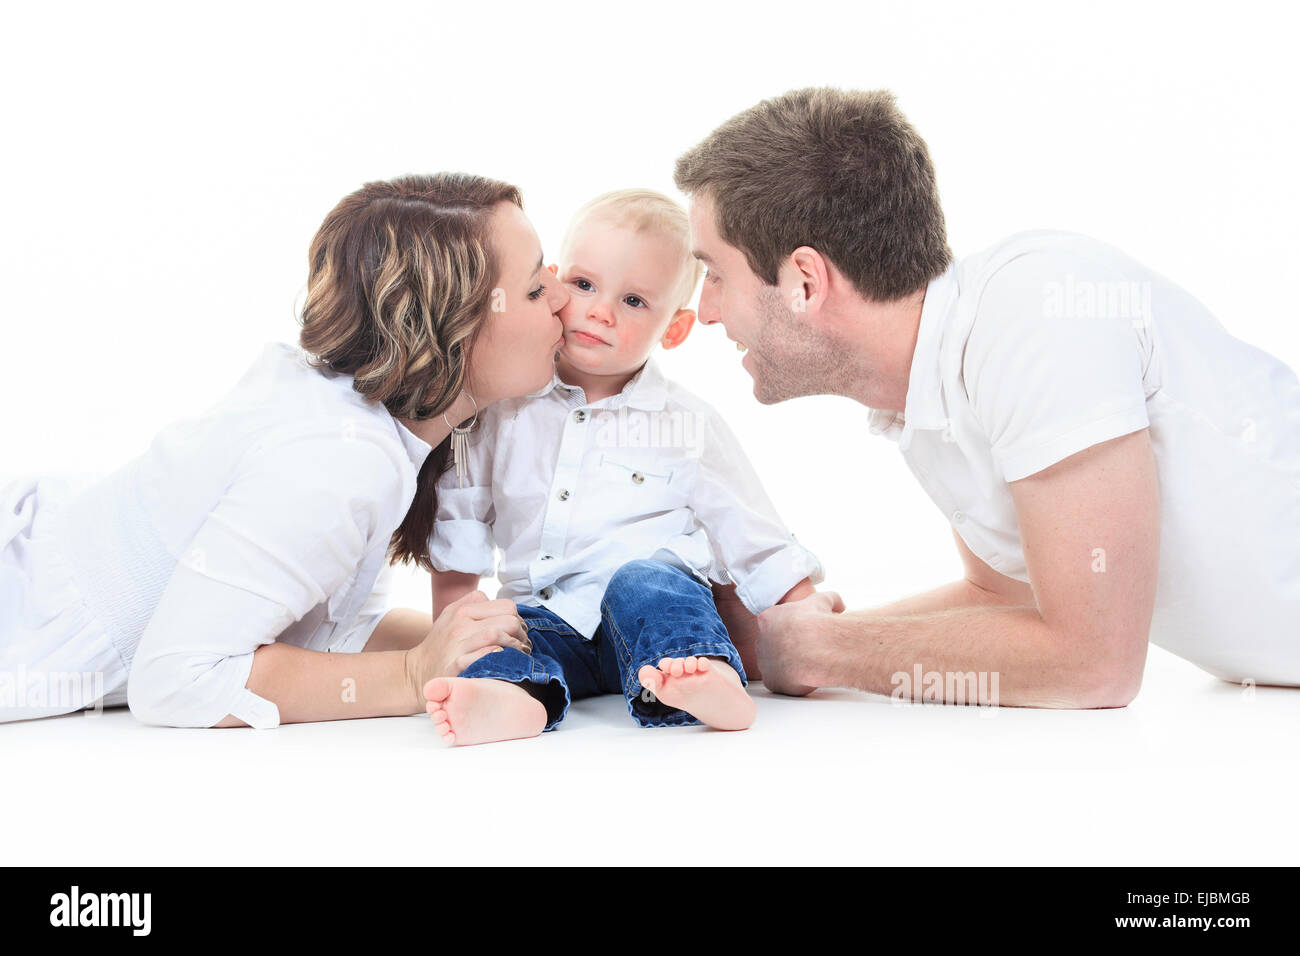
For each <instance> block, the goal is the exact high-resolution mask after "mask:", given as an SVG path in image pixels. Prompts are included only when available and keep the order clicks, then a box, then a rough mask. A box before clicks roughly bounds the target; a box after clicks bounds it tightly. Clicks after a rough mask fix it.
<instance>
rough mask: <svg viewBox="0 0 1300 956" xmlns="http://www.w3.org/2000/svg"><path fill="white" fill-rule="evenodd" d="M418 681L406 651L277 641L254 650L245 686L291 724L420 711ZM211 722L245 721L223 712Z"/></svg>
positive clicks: (225, 724) (220, 724)
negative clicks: (335, 650) (318, 647)
mask: <svg viewBox="0 0 1300 956" xmlns="http://www.w3.org/2000/svg"><path fill="white" fill-rule="evenodd" d="M416 682H417V681H416V678H415V677H414V676H413V675H412V674H411V673H410V671H409V668H408V658H407V652H406V651H401V650H392V651H377V652H375V653H370V654H331V653H328V652H322V651H309V650H307V649H305V648H302V647H296V646H295V645H293V644H283V643H278V642H277V643H274V644H264V645H263V646H261V647H259V648H258V649H257V651H256V653H254V655H253V667H252V670H251V671H250V673H249V675H248V683H247V684H246V685H245V686H247V687H248V689H249V690H250V691H252V692H253V693H254V694H257V695H258V696H259V697H264V698H266V699H267V700H269V701H271V702H272V703H274V704H275V706H276V707H277V708H278V709H279V711H280V723H282V724H292V723H305V722H309V721H317V720H347V719H350V718H353V717H400V716H407V715H409V714H418V713H421V712H422V711H423V709H424V701H423V700H422V699H421V697H420V689H419V688H418V687H416V686H415V684H416ZM214 726H217V727H243V726H246V725H245V723H244V722H243V721H242V720H240V719H239V718H237V717H232V716H230V715H229V714H227V715H226V716H225V717H224V718H222V720H221V721H220V722H218V723H217V724H215V725H214Z"/></svg>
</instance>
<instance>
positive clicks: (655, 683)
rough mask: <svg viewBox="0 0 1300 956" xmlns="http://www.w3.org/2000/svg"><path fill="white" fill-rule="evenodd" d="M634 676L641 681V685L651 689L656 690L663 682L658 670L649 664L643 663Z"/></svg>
mask: <svg viewBox="0 0 1300 956" xmlns="http://www.w3.org/2000/svg"><path fill="white" fill-rule="evenodd" d="M636 676H637V680H639V681H640V682H641V686H642V687H645V688H647V689H648V690H651V691H658V690H659V688H660V686H661V685H662V684H663V679H662V677H661V676H660V674H659V672H658V671H657V670H655V669H654V668H653V667H651V666H650V665H649V664H646V665H644V666H643V667H642V668H641V669H640V670H639V671H637V674H636Z"/></svg>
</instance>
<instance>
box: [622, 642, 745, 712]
mask: <svg viewBox="0 0 1300 956" xmlns="http://www.w3.org/2000/svg"><path fill="white" fill-rule="evenodd" d="M636 676H637V679H638V680H639V681H641V686H642V687H647V688H649V689H650V690H652V691H654V694H655V696H656V697H658V698H659V699H660V700H662V701H663V702H664V703H665V704H667V705H668V706H669V707H676V708H678V709H680V710H684V711H686V713H688V714H690V715H691V716H692V717H695V718H696V719H698V720H699V721H700V722H701V723H705V724H708V725H709V726H710V727H713V728H714V729H715V730H744V729H745V728H746V727H748V726H749V725H750V724H752V723H753V722H754V715H755V713H756V712H757V708H756V707H755V706H754V701H753V699H752V698H751V697H750V696H749V694H748V693H747V692H746V690H745V688H744V687H743V686H742V685H741V683H740V675H739V674H737V673H736V671H735V668H733V667H732V666H731V665H730V664H728V663H727V662H726V661H723V660H710V659H709V658H707V657H665V658H664V659H663V660H661V661H660V662H659V666H658V668H654V667H651V666H650V665H649V664H647V665H645V666H644V667H642V668H641V670H640V671H638V672H637V675H636Z"/></svg>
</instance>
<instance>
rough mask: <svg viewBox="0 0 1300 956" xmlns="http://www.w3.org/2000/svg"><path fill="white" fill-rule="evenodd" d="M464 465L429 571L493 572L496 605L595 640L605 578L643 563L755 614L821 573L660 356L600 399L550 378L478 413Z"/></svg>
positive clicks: (716, 424) (441, 502)
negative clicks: (725, 593) (528, 608)
mask: <svg viewBox="0 0 1300 956" xmlns="http://www.w3.org/2000/svg"><path fill="white" fill-rule="evenodd" d="M468 467H469V478H468V480H467V481H466V482H465V487H463V488H462V487H460V484H459V480H458V478H457V476H456V472H455V470H451V471H448V472H447V473H446V474H444V475H443V476H442V478H441V479H440V480H439V483H438V512H437V520H436V521H435V522H434V533H433V536H432V538H431V539H430V547H429V550H430V557H431V558H432V562H433V566H434V568H436V569H437V570H439V571H447V570H455V571H462V572H466V573H472V574H479V575H492V574H494V573H495V574H497V576H498V577H499V578H500V580H501V590H500V591H499V592H498V594H497V596H498V597H502V598H510V599H511V600H513V601H515V602H516V603H518V604H530V605H533V606H543V607H546V608H549V609H550V610H552V611H554V612H555V613H556V614H558V615H559V616H560V617H561V618H563V619H564V620H565V621H566V622H567V623H568V624H569V625H570V626H572V627H573V628H574V629H575V630H577V631H578V632H580V633H581V634H582V635H583V636H584V637H586V638H588V639H590V638H591V637H592V636H593V635H594V634H595V632H596V629H597V627H599V625H600V602H601V599H602V598H603V597H604V594H605V588H606V586H607V585H608V583H609V579H610V578H611V577H612V576H613V574H614V572H615V571H617V570H618V568H619V567H620V566H622V565H623V564H626V563H627V562H628V561H632V560H636V559H638V558H655V559H658V560H662V561H666V562H668V563H671V564H674V565H676V566H678V567H680V568H682V569H683V570H685V571H688V572H690V573H691V574H693V575H694V576H695V577H696V578H697V579H698V580H699V581H701V583H704V584H708V583H709V581H710V580H713V581H717V582H718V583H720V584H728V583H731V582H732V581H734V582H735V583H736V585H737V587H736V593H737V595H738V596H739V598H740V599H741V601H742V602H744V604H745V606H746V607H747V608H748V609H749V610H750V611H752V612H753V613H755V614H758V613H760V612H762V611H765V610H767V609H768V608H769V607H771V606H772V605H774V604H775V603H776V602H777V601H779V600H780V599H781V598H782V597H783V596H784V595H785V594H786V592H787V591H789V590H790V589H791V588H792V587H794V586H795V585H796V584H798V583H799V582H800V581H802V580H803V579H804V578H809V579H811V581H812V582H813V583H814V584H816V583H820V582H821V581H822V580H824V578H825V574H824V572H823V569H822V566H821V562H819V561H818V560H817V558H816V556H815V555H813V554H812V552H810V551H808V550H807V549H806V548H804V547H803V546H802V545H801V544H799V543H798V542H797V541H795V539H794V536H793V535H792V534H791V533H790V532H789V531H788V530H787V529H786V527H785V525H784V524H783V523H782V522H781V518H780V516H779V515H778V514H777V512H776V508H775V507H773V505H772V502H771V500H770V499H769V498H768V496H767V494H766V492H764V490H763V486H762V483H761V482H760V481H759V479H758V475H757V474H756V473H755V472H754V469H753V467H752V466H751V465H750V463H749V460H748V459H747V458H746V457H745V453H744V450H743V449H742V448H741V447H740V443H739V442H738V441H737V440H736V438H735V436H734V435H733V434H732V432H731V430H730V429H729V428H728V427H727V425H726V423H725V422H723V420H722V419H721V418H720V417H719V416H718V414H717V413H716V412H715V411H714V410H713V409H712V408H711V407H710V406H709V405H708V404H706V403H705V402H704V401H703V400H701V399H700V398H698V397H697V396H695V395H693V394H692V393H691V392H689V391H687V390H686V389H685V388H683V387H682V386H680V385H678V384H677V383H676V382H672V381H670V380H668V379H666V378H665V377H664V376H663V374H662V372H660V370H659V367H658V364H657V363H656V362H655V361H654V359H653V358H651V359H649V360H648V361H647V362H646V364H645V365H644V366H642V368H641V370H640V371H639V372H638V373H637V374H636V375H635V376H634V377H633V378H632V379H631V380H630V381H629V382H628V383H627V385H626V386H625V387H624V389H623V391H622V392H620V393H619V394H618V395H612V396H610V397H608V398H605V399H602V400H601V401H598V402H588V401H587V397H586V395H585V393H584V392H583V390H582V389H581V388H578V387H576V386H570V385H566V384H565V383H564V382H562V381H561V380H560V378H559V376H558V375H554V376H553V377H552V379H551V383H550V384H549V385H547V386H546V387H545V388H543V389H541V390H540V391H538V392H536V393H534V394H533V395H531V396H527V397H525V398H521V399H511V400H507V401H502V402H498V403H496V404H494V405H492V406H491V407H490V408H487V409H484V411H483V412H482V413H481V414H480V416H479V424H478V426H477V427H476V430H475V433H474V434H473V435H472V443H471V445H470V459H469V463H468ZM496 548H499V549H500V552H501V563H500V568H499V569H498V567H497V562H496Z"/></svg>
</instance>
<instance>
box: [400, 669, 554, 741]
mask: <svg viewBox="0 0 1300 956" xmlns="http://www.w3.org/2000/svg"><path fill="white" fill-rule="evenodd" d="M424 696H425V697H426V698H428V703H427V704H425V707H424V709H425V710H427V711H428V712H429V716H430V717H432V718H433V725H434V726H435V727H437V728H438V733H440V734H442V739H443V740H445V741H447V743H449V744H451V745H452V746H461V747H464V746H468V745H469V744H490V743H492V742H493V741H497V740H515V739H517V738H519V737H536V736H537V735H538V734H540V733H541V732H542V731H543V730H544V729H545V728H546V707H545V705H543V704H542V702H541V701H540V700H538V699H537V698H536V697H534V696H533V695H532V694H530V693H528V691H526V690H524V689H523V688H522V687H520V686H519V685H518V684H511V683H509V682H507V681H503V680H495V679H494V678H491V677H435V678H434V679H433V680H431V681H429V683H427V684H425V685H424Z"/></svg>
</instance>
